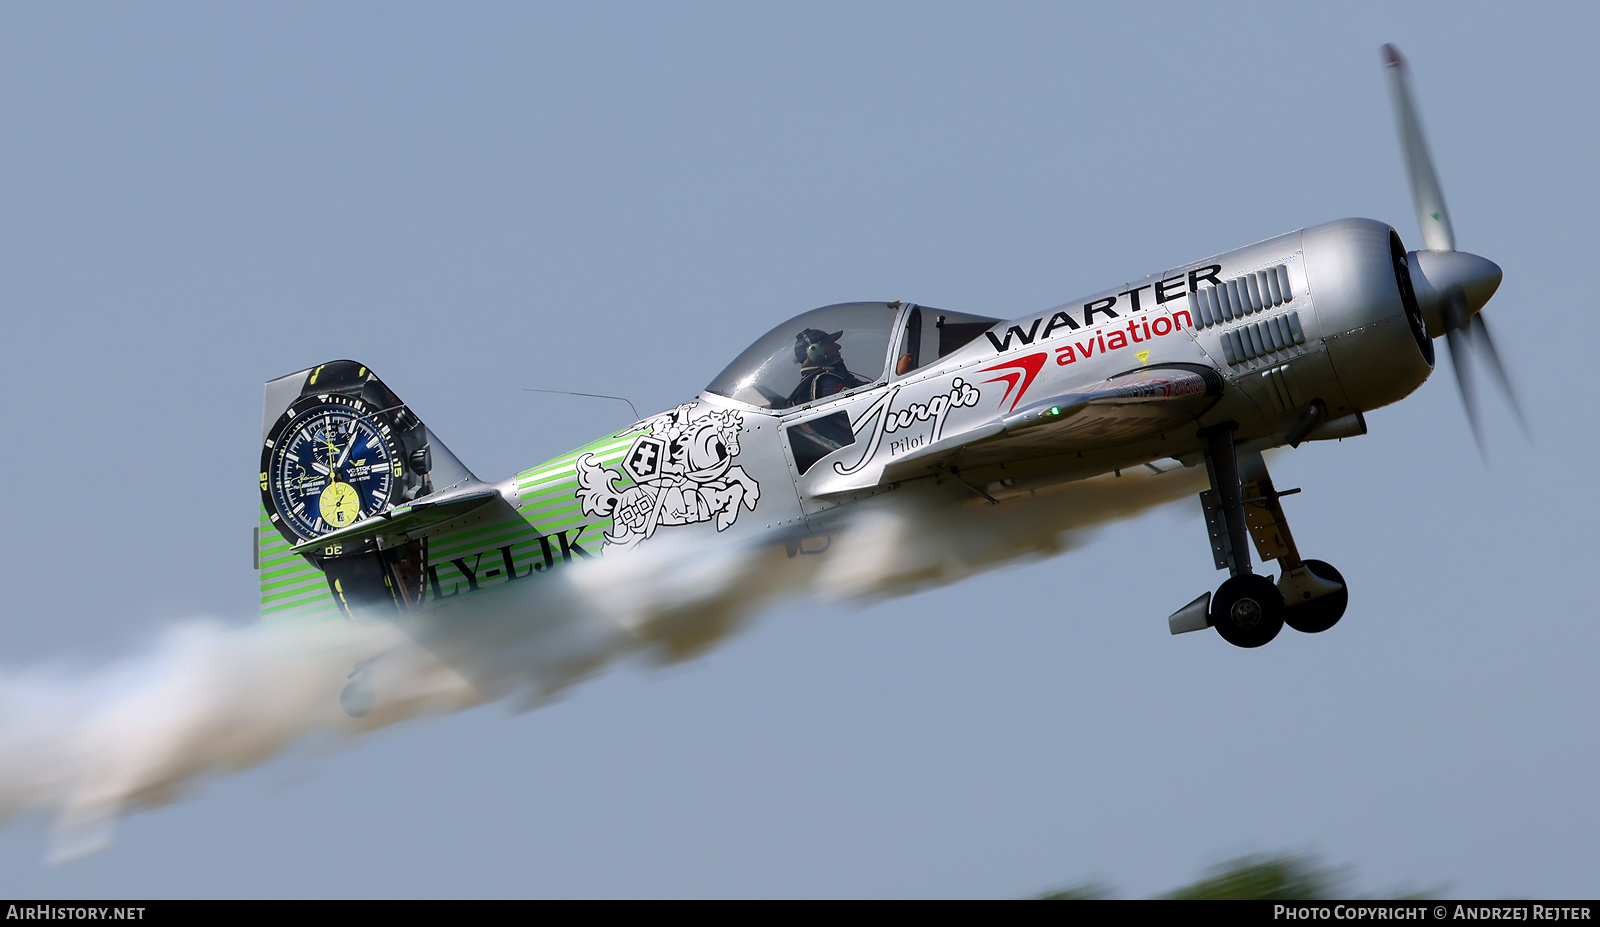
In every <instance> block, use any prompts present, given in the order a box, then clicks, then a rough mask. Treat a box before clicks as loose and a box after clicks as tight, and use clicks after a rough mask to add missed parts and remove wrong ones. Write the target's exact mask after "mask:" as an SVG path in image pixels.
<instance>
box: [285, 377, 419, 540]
mask: <svg viewBox="0 0 1600 927" xmlns="http://www.w3.org/2000/svg"><path fill="white" fill-rule="evenodd" d="M376 411H377V410H375V409H372V408H369V407H368V405H367V404H366V403H364V402H362V401H361V400H360V399H357V398H353V397H347V396H337V395H327V396H307V397H305V398H303V399H301V400H300V401H299V402H296V403H295V404H294V405H292V406H290V407H289V410H288V411H287V412H285V413H284V414H283V417H282V418H280V419H279V420H278V423H277V425H276V426H274V427H273V429H272V432H271V434H269V435H268V436H267V444H266V447H264V448H263V449H262V454H261V470H262V473H261V494H262V497H263V498H262V502H263V504H264V505H265V507H266V509H267V511H268V512H271V513H273V515H272V521H273V523H274V524H276V525H277V526H278V528H279V530H280V531H283V532H284V533H285V535H291V534H292V535H293V536H295V537H296V538H299V539H300V540H309V539H310V538H314V537H317V536H318V535H322V534H327V533H328V532H329V531H337V530H338V529H340V528H345V527H348V526H349V525H351V524H354V523H355V522H357V521H360V520H361V519H363V518H367V517H370V516H372V515H375V514H377V513H378V512H380V511H382V510H383V509H384V508H385V507H387V506H388V504H389V501H390V499H391V498H392V497H393V496H394V490H395V486H396V484H397V483H398V481H399V478H400V476H401V471H402V465H401V462H400V459H399V457H398V456H397V455H396V453H395V445H394V439H393V435H392V433H391V430H390V426H389V423H388V422H387V421H386V420H385V419H383V418H381V417H378V416H375V415H374V414H373V413H374V412H376Z"/></svg>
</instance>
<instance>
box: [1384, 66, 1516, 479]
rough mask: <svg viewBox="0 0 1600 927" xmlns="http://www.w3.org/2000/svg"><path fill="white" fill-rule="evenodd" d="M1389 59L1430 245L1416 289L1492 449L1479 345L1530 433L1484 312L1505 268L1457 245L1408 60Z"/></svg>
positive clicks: (1419, 255)
mask: <svg viewBox="0 0 1600 927" xmlns="http://www.w3.org/2000/svg"><path fill="white" fill-rule="evenodd" d="M1383 59H1384V63H1385V64H1386V65H1387V66H1388V67H1387V69H1386V70H1387V71H1388V76H1389V93H1390V96H1391V97H1392V98H1393V100H1394V114H1395V121H1396V122H1397V123H1398V124H1399V129H1400V145H1401V147H1402V148H1403V149H1404V152H1405V159H1406V173H1407V174H1408V175H1409V179H1410V181H1411V201H1412V203H1413V205H1415V206H1416V209H1417V224H1419V225H1420V226H1422V242H1423V244H1425V245H1427V250H1426V251H1413V252H1411V253H1410V254H1409V255H1407V263H1409V264H1410V269H1411V281H1412V286H1413V288H1414V289H1415V290H1416V294H1417V304H1418V305H1419V307H1420V308H1421V309H1422V315H1423V319H1424V320H1425V321H1426V322H1427V326H1428V334H1429V335H1430V336H1432V337H1434V338H1437V337H1439V336H1440V335H1444V336H1445V340H1446V341H1447V342H1448V343H1449V345H1450V364H1451V366H1452V367H1454V368H1455V373H1456V385H1457V386H1458V387H1460V389H1461V401H1462V404H1463V405H1465V406H1466V410H1467V422H1468V424H1470V425H1471V426H1472V437H1473V440H1475V441H1477V443H1478V452H1479V453H1480V454H1481V453H1483V452H1484V447H1483V434H1482V431H1481V426H1480V424H1479V421H1478V404H1477V397H1476V394H1475V392H1474V390H1473V385H1472V371H1471V368H1470V365H1469V363H1468V359H1467V355H1468V353H1470V352H1471V351H1472V350H1473V349H1474V347H1476V348H1477V350H1478V351H1479V353H1480V355H1481V357H1480V360H1482V361H1483V363H1485V364H1486V365H1487V366H1488V368H1489V372H1490V374H1491V375H1492V376H1493V377H1494V379H1495V380H1496V381H1497V382H1498V383H1499V384H1500V387H1501V389H1503V390H1504V391H1505V394H1506V398H1507V399H1508V400H1509V401H1510V403H1511V408H1512V410H1513V411H1514V412H1515V413H1516V417H1517V424H1518V425H1520V426H1521V427H1522V433H1523V434H1524V435H1528V434H1529V432H1528V421H1527V418H1526V417H1525V416H1524V415H1523V414H1522V405H1521V404H1520V403H1518V402H1517V394H1516V392H1515V391H1514V390H1513V389H1512V388H1511V380H1510V378H1509V377H1507V376H1506V368H1505V365H1504V364H1502V363H1501V362H1500V352H1499V351H1497V350H1495V346H1494V339H1493V338H1491V337H1490V335H1489V326H1488V324H1487V323H1486V322H1484V319H1483V315H1482V310H1483V307H1484V305H1485V304H1486V303H1488V302H1489V297H1491V296H1493V295H1494V291H1495V290H1496V289H1497V288H1499V286H1500V276H1501V274H1500V266H1499V265H1498V264H1496V263H1495V262H1493V261H1491V260H1489V259H1488V258H1482V257H1479V256H1477V255H1476V254H1469V253H1468V252H1466V251H1457V250H1456V235H1455V230H1454V229H1452V228H1451V226H1450V213H1449V212H1448V211H1447V210H1446V209H1445V205H1444V194H1443V193H1442V192H1441V191H1440V189H1439V178H1438V175H1436V174H1435V173H1434V172H1433V160H1432V159H1431V158H1429V157H1428V146H1427V143H1426V142H1424V141H1423V138H1422V126H1421V124H1420V123H1419V122H1418V121H1417V110H1416V107H1415V106H1414V105H1412V102H1411V89H1410V86H1409V84H1408V82H1407V78H1406V63H1405V59H1403V58H1401V57H1400V51H1399V49H1396V48H1395V47H1394V46H1393V45H1385V46H1383ZM1529 436H1530V437H1531V435H1529Z"/></svg>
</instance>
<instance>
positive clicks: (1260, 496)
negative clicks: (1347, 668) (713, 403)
mask: <svg viewBox="0 0 1600 927" xmlns="http://www.w3.org/2000/svg"><path fill="white" fill-rule="evenodd" d="M1239 471H1240V476H1241V477H1242V481H1243V489H1244V500H1243V501H1244V515H1245V523H1246V524H1247V525H1248V526H1249V529H1250V536H1251V538H1252V539H1254V541H1255V544H1256V552H1257V553H1258V554H1260V555H1261V559H1262V560H1263V561H1266V560H1276V561H1278V565H1279V566H1280V567H1282V569H1283V572H1282V574H1281V575H1280V576H1279V577H1278V589H1279V591H1281V592H1282V593H1283V597H1284V606H1285V608H1284V615H1283V620H1284V623H1285V624H1287V625H1288V626H1289V627H1291V628H1294V629H1295V630H1296V631H1302V632H1305V633H1307V634H1316V633H1318V632H1320V631H1326V630H1328V629H1329V628H1331V627H1333V626H1334V625H1335V624H1337V623H1338V621H1339V619H1340V618H1341V617H1343V616H1344V610H1345V606H1346V605H1348V604H1349V602H1350V590H1349V589H1347V588H1346V587H1345V584H1344V577H1343V576H1341V575H1340V574H1339V571H1338V570H1336V569H1334V568H1333V567H1332V566H1331V565H1330V564H1327V563H1324V562H1323V561H1321V560H1301V559H1300V550H1299V548H1297V547H1296V546H1295V543H1294V535H1293V534H1292V533H1291V532H1290V531H1289V521H1288V519H1287V518H1285V517H1284V514H1283V506H1281V505H1279V503H1278V500H1279V499H1280V498H1282V497H1283V496H1286V495H1289V494H1291V493H1296V492H1299V490H1298V489H1291V490H1289V492H1286V493H1284V492H1279V491H1278V490H1277V489H1276V488H1275V487H1274V486H1273V485H1272V477H1271V475H1269V474H1268V473H1267V465H1266V461H1264V460H1262V459H1261V455H1260V454H1259V453H1252V454H1244V455H1240V457H1239Z"/></svg>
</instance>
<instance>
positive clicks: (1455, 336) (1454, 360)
mask: <svg viewBox="0 0 1600 927" xmlns="http://www.w3.org/2000/svg"><path fill="white" fill-rule="evenodd" d="M1444 337H1445V340H1446V341H1447V342H1449V344H1450V365H1451V366H1452V367H1454V368H1455V371H1456V386H1457V387H1458V388H1459V389H1460V390H1461V404H1462V405H1463V406H1465V407H1466V410H1467V424H1468V425H1470V426H1472V440H1473V441H1474V442H1476V443H1477V445H1478V454H1479V456H1481V457H1483V459H1485V460H1488V459H1489V453H1488V451H1486V450H1485V449H1484V447H1483V432H1482V431H1481V430H1480V429H1479V428H1478V399H1477V395H1476V393H1475V392H1474V390H1473V388H1472V365H1471V363H1469V362H1468V360H1467V350H1468V348H1469V346H1470V345H1471V344H1472V341H1471V338H1472V336H1471V335H1469V334H1468V333H1467V330H1466V329H1461V328H1452V329H1450V331H1449V332H1447V333H1446V334H1445V336H1444Z"/></svg>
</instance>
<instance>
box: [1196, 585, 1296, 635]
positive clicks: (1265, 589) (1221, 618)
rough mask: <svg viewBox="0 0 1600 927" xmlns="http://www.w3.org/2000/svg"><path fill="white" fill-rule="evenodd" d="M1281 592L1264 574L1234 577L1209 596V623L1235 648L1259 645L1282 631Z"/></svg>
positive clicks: (1282, 609)
mask: <svg viewBox="0 0 1600 927" xmlns="http://www.w3.org/2000/svg"><path fill="white" fill-rule="evenodd" d="M1283 611H1284V608H1283V593H1281V592H1279V591H1278V586H1277V584H1276V583H1274V582H1273V581H1272V580H1270V579H1268V578H1266V577H1265V576H1258V575H1256V574H1254V573H1245V574H1243V575H1240V576H1235V577H1233V578H1231V579H1229V580H1228V581H1227V582H1225V583H1223V584H1222V586H1221V588H1219V589H1217V594H1216V595H1214V596H1212V597H1211V625H1212V627H1215V628H1216V629H1217V633H1218V634H1221V635H1222V639H1223V640H1225V641H1227V642H1228V643H1230V644H1232V645H1233V646H1235V647H1260V646H1261V645H1262V644H1265V643H1267V642H1268V641H1271V640H1272V639H1273V638H1274V637H1277V636H1278V632H1279V631H1281V630H1283Z"/></svg>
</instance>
